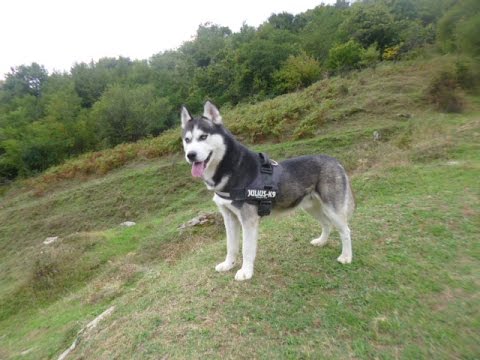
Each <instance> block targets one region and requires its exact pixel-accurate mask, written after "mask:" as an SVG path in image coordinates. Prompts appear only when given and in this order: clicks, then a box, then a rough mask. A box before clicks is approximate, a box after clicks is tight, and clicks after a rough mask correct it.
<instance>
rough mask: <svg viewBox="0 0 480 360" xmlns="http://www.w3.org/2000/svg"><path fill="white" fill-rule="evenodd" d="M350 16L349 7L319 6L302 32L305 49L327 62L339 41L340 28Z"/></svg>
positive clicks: (309, 14)
mask: <svg viewBox="0 0 480 360" xmlns="http://www.w3.org/2000/svg"><path fill="white" fill-rule="evenodd" d="M347 14H348V6H347V7H342V6H339V7H336V6H335V7H333V6H324V5H321V6H318V7H316V8H315V9H314V10H312V11H310V12H309V13H308V14H307V15H306V16H308V23H307V25H306V26H305V28H304V29H303V31H302V32H301V34H300V35H301V36H300V39H301V42H302V47H303V49H304V50H305V51H306V52H307V53H308V54H309V55H311V56H313V57H314V58H316V59H317V60H320V61H325V60H326V59H327V57H328V51H329V50H330V48H331V47H332V45H333V44H334V43H335V42H336V41H337V40H338V39H339V31H338V30H339V27H340V25H341V24H342V23H343V22H344V21H345V18H346V17H347Z"/></svg>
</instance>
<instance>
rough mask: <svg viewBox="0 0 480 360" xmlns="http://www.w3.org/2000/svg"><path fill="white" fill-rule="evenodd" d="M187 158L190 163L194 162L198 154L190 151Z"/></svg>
mask: <svg viewBox="0 0 480 360" xmlns="http://www.w3.org/2000/svg"><path fill="white" fill-rule="evenodd" d="M187 158H188V160H190V161H194V160H195V159H196V158H197V153H196V152H195V151H190V152H189V153H188V154H187Z"/></svg>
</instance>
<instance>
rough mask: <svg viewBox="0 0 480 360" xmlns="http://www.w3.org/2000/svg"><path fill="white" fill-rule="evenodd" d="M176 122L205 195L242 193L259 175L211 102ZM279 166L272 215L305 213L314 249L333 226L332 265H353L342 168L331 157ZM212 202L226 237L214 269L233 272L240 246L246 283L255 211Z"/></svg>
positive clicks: (350, 202) (349, 202)
mask: <svg viewBox="0 0 480 360" xmlns="http://www.w3.org/2000/svg"><path fill="white" fill-rule="evenodd" d="M181 121H182V140H183V148H184V150H185V157H186V160H187V161H188V162H189V163H190V164H192V175H194V176H197V177H201V178H202V179H203V181H204V183H205V185H206V186H207V188H208V189H209V190H213V191H216V192H230V191H231V190H232V189H238V188H245V187H247V186H248V185H249V184H250V183H252V181H253V180H254V179H255V178H256V177H257V176H258V174H259V171H260V159H259V157H258V154H257V153H255V152H252V151H250V150H249V149H247V148H246V147H245V146H244V145H242V144H241V143H239V142H238V141H236V140H235V138H234V137H233V136H232V134H230V132H229V131H228V130H227V129H226V128H225V127H224V126H223V121H222V117H221V115H220V113H219V111H218V109H217V108H216V107H215V106H214V105H213V104H212V103H210V102H206V103H205V106H204V113H203V116H201V117H192V116H191V115H190V113H189V112H188V110H187V109H186V108H185V107H182V110H181ZM278 166H279V167H280V170H281V172H280V176H279V180H278V183H277V184H276V185H277V186H278V195H277V198H276V202H275V205H274V208H273V212H272V214H275V213H279V212H282V211H285V210H289V209H294V208H298V207H300V208H302V209H304V210H305V211H306V212H308V213H309V214H310V215H312V216H313V217H314V218H315V219H317V220H318V221H319V222H320V224H321V226H322V233H321V235H320V237H319V238H317V239H313V240H312V241H311V242H310V243H311V244H312V245H316V246H323V245H325V244H326V243H327V240H328V236H329V234H330V231H331V230H332V227H335V228H336V229H338V231H339V232H340V237H341V241H342V253H341V254H340V256H339V257H338V258H337V260H338V261H339V262H340V263H342V264H349V263H350V262H351V261H352V244H351V239H350V229H349V227H348V220H349V218H350V217H351V215H352V214H353V210H354V207H355V205H354V198H353V195H352V191H351V188H350V183H349V180H348V177H347V174H346V172H345V170H344V168H343V167H342V165H341V164H340V163H339V162H338V161H337V160H336V159H334V158H332V157H329V156H326V155H317V156H301V157H297V158H293V159H289V160H285V161H282V162H280V163H279V164H278ZM213 201H214V202H215V203H216V204H217V206H218V208H219V210H220V212H221V214H222V216H223V219H224V222H225V229H226V233H227V256H226V258H225V261H223V262H221V263H220V264H218V265H217V266H216V267H215V270H217V271H219V272H223V271H228V270H230V269H232V268H233V267H234V266H235V263H236V261H237V256H238V254H239V251H240V243H242V254H243V262H242V267H241V268H240V270H238V271H237V273H236V275H235V279H236V280H239V281H241V280H248V279H250V278H251V277H252V276H253V266H254V262H255V256H256V253H257V238H258V226H259V222H260V217H259V216H258V214H257V206H256V205H251V204H248V203H246V202H244V201H232V200H226V199H224V198H222V197H220V196H218V195H217V194H216V193H215V195H214V196H213ZM242 234H243V239H241V237H242ZM241 240H243V241H241Z"/></svg>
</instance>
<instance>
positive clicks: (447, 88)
mask: <svg viewBox="0 0 480 360" xmlns="http://www.w3.org/2000/svg"><path fill="white" fill-rule="evenodd" d="M427 97H428V100H429V101H430V102H431V103H432V104H434V105H435V106H436V107H437V109H438V110H440V111H444V112H449V113H460V112H462V111H463V109H464V107H465V101H464V98H463V94H462V92H461V89H460V86H459V84H458V81H457V78H456V76H455V73H453V72H450V71H442V72H441V73H439V74H438V75H437V76H436V77H435V78H434V79H433V80H432V82H431V84H430V86H429V87H428V94H427Z"/></svg>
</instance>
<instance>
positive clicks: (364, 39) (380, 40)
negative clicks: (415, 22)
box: [340, 2, 398, 52]
mask: <svg viewBox="0 0 480 360" xmlns="http://www.w3.org/2000/svg"><path fill="white" fill-rule="evenodd" d="M351 11H352V12H351V14H350V16H349V17H348V18H347V19H346V20H345V21H344V23H343V24H342V25H341V29H340V31H341V33H342V38H343V40H345V41H346V40H348V39H351V38H352V39H354V40H355V41H357V42H358V43H359V44H360V45H362V46H363V47H364V48H368V47H369V46H370V45H372V44H377V46H378V48H379V50H380V51H381V52H383V49H385V48H386V47H388V46H390V45H395V44H397V43H398V36H397V34H398V31H397V30H398V29H397V26H396V23H395V20H394V17H393V15H392V14H391V12H390V10H389V9H388V8H387V7H386V6H385V5H384V4H382V3H381V2H374V3H372V4H361V3H359V4H354V5H353V6H352V8H351Z"/></svg>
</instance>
